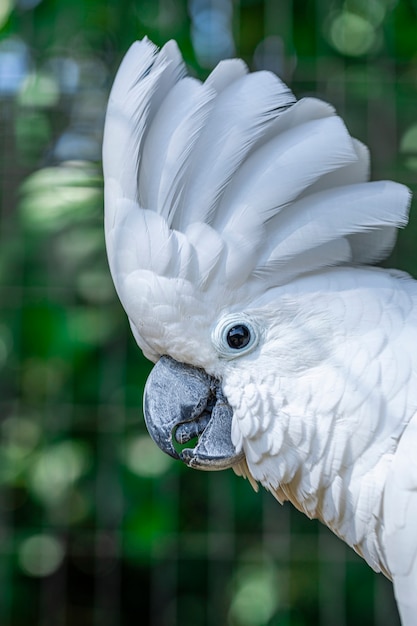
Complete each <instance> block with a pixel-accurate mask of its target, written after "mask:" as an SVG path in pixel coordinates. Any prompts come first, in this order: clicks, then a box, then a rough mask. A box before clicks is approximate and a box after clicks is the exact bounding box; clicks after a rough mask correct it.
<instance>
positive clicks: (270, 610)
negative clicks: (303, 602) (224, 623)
mask: <svg viewBox="0 0 417 626" xmlns="http://www.w3.org/2000/svg"><path fill="white" fill-rule="evenodd" d="M277 587H278V581H277V576H276V572H275V568H274V567H273V566H272V565H271V564H270V565H269V566H268V564H267V563H265V564H259V565H252V566H244V567H242V568H241V569H240V570H239V571H238V576H237V584H236V589H235V593H234V595H233V598H232V602H231V606H230V618H231V621H230V623H231V624H232V625H233V626H261V625H263V624H266V623H268V622H269V620H270V619H271V617H272V616H273V614H274V613H275V611H276V609H277V608H278V602H279V597H278V589H277Z"/></svg>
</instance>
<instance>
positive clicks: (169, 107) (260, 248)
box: [103, 39, 410, 353]
mask: <svg viewBox="0 0 417 626" xmlns="http://www.w3.org/2000/svg"><path fill="white" fill-rule="evenodd" d="M103 168H104V175H105V204H106V239H107V248H108V255H109V262H110V267H111V270H112V275H113V279H114V282H115V285H116V289H117V291H118V294H119V297H120V298H121V301H122V303H123V304H124V306H125V308H126V310H127V311H128V314H129V317H130V318H131V320H133V322H134V324H140V326H141V328H140V335H141V336H143V337H144V341H145V340H146V341H148V343H149V341H150V339H149V337H148V336H147V324H149V328H151V327H152V328H153V323H154V322H153V320H152V319H151V317H152V306H159V305H161V306H162V305H163V304H164V303H163V302H161V299H162V301H163V300H164V299H165V300H166V301H167V302H169V306H170V307H172V311H174V313H173V315H179V312H181V315H182V316H183V318H184V319H185V320H186V319H187V311H186V300H185V299H184V298H182V299H180V298H179V296H178V295H176V289H175V287H173V288H172V289H171V288H168V287H167V289H166V292H164V290H163V289H160V288H159V287H158V289H155V291H154V292H152V290H149V289H147V296H146V298H147V300H146V302H145V301H144V299H142V300H141V298H140V297H138V296H135V298H132V295H131V293H130V291H131V290H132V288H133V287H132V285H133V284H134V282H135V280H139V274H138V272H139V273H140V272H142V271H143V272H151V273H153V274H154V275H155V276H159V277H160V279H167V280H168V279H169V280H171V281H175V280H180V281H184V280H185V281H189V282H190V284H192V285H193V286H194V293H195V294H196V298H197V299H193V301H192V305H190V306H192V307H195V306H196V301H197V300H198V298H200V301H201V307H202V311H206V310H207V302H206V300H205V298H206V297H209V298H210V307H211V310H212V315H213V316H215V315H216V310H217V308H218V307H221V308H225V307H228V306H238V304H239V302H241V303H243V302H248V301H249V299H250V298H252V297H257V296H259V295H261V294H262V293H263V292H265V291H266V290H267V289H269V288H270V287H274V286H277V285H282V284H286V283H288V282H289V281H291V280H293V279H295V278H296V277H297V276H300V275H302V274H305V273H311V272H314V271H317V270H321V269H323V268H326V267H331V266H335V265H340V264H346V263H349V262H351V263H370V262H374V261H377V260H380V259H381V258H383V257H384V255H386V254H388V253H389V252H390V250H391V248H392V246H393V243H394V241H395V232H396V229H397V228H398V227H402V226H404V224H405V223H406V221H407V211H408V205H409V201H410V194H409V192H408V190H407V189H406V188H405V187H403V186H401V185H398V184H395V183H391V182H379V183H368V182H366V181H367V180H368V176H369V155H368V150H367V148H366V147H365V146H363V145H362V144H361V143H360V142H358V141H356V140H354V139H352V138H351V137H350V136H349V133H348V131H347V130H346V127H345V126H344V124H343V122H342V121H341V120H340V118H339V117H337V115H336V114H335V111H334V109H333V108H332V107H331V106H330V105H328V104H326V103H324V102H321V101H320V100H317V99H314V98H306V99H303V100H300V101H299V102H295V99H294V96H293V95H292V93H291V91H290V90H289V89H288V88H287V87H286V86H285V85H284V84H283V83H282V82H281V81H280V80H279V79H278V78H277V77H276V76H274V75H273V74H271V73H269V72H255V73H252V74H248V73H247V68H246V66H245V64H244V63H243V62H242V61H240V60H237V59H232V60H228V61H222V62H221V63H220V64H219V65H218V66H217V68H215V70H213V72H212V73H211V75H210V76H209V77H208V79H207V80H206V82H205V83H203V84H201V83H200V82H199V81H197V80H195V79H192V78H189V77H187V76H185V70H184V64H183V61H182V59H181V55H180V53H179V51H178V48H177V46H176V44H175V43H174V42H168V44H166V46H164V47H163V48H162V49H161V50H160V51H159V52H158V50H157V48H156V47H155V46H154V45H153V44H152V43H151V42H149V41H148V40H146V39H144V40H143V41H141V42H137V43H135V44H133V46H132V47H131V48H130V50H129V51H128V53H127V55H126V57H125V59H124V60H123V62H122V64H121V66H120V69H119V72H118V75H117V77H116V79H115V83H114V86H113V89H112V91H111V94H110V100H109V106H108V111H107V117H106V125H105V138H104V147H103ZM133 276H136V277H137V279H133ZM166 284H172V285H174V284H175V282H172V283H166ZM127 285H129V287H127ZM158 285H159V283H158ZM198 294H200V295H199V296H198ZM176 300H178V302H177V304H175V303H176ZM180 300H181V302H180ZM135 307H136V308H135ZM193 310H194V309H193ZM175 311H176V313H175ZM194 312H195V311H194ZM152 334H153V332H150V335H152ZM165 338H166V341H167V342H168V344H169V336H168V335H167V334H166V333H165ZM173 340H174V339H173V338H172V341H173ZM165 350H166V351H167V352H169V345H167V346H166V348H165ZM155 352H157V350H156V348H155ZM148 353H149V350H148Z"/></svg>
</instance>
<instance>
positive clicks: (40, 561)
mask: <svg viewBox="0 0 417 626" xmlns="http://www.w3.org/2000/svg"><path fill="white" fill-rule="evenodd" d="M63 558H64V548H63V546H62V544H61V542H60V541H58V540H57V539H56V538H55V537H53V536H52V535H47V534H38V535H32V536H31V537H29V538H28V539H25V541H23V543H22V544H21V546H20V549H19V564H20V567H21V568H22V570H23V571H24V572H25V573H26V574H29V576H49V575H50V574H53V573H54V572H55V571H56V570H57V569H58V567H59V566H60V565H61V563H62V561H63Z"/></svg>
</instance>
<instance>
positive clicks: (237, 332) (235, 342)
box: [227, 324, 250, 350]
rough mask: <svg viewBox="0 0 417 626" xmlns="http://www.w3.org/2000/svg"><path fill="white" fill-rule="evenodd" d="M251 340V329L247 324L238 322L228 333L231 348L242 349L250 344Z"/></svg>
mask: <svg viewBox="0 0 417 626" xmlns="http://www.w3.org/2000/svg"><path fill="white" fill-rule="evenodd" d="M249 341H250V331H249V328H248V327H247V326H244V325H243V324H237V325H236V326H233V327H232V328H231V329H230V330H229V331H228V333H227V343H228V344H229V346H230V347H231V348H234V349H235V350H240V349H241V348H244V347H245V346H247V345H248V343H249Z"/></svg>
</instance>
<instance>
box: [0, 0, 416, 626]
mask: <svg viewBox="0 0 417 626" xmlns="http://www.w3.org/2000/svg"><path fill="white" fill-rule="evenodd" d="M416 11H417V5H416V3H415V2H412V1H411V0H410V1H409V2H408V1H407V0H398V1H396V0H373V1H372V2H369V3H361V2H356V1H355V0H344V1H343V0H335V1H334V2H330V1H328V0H316V1H315V2H313V1H312V2H303V1H301V0H293V1H291V0H240V2H238V1H234V2H233V1H232V0H189V2H188V3H187V2H186V1H185V0H158V1H154V0H136V1H133V0H125V1H124V2H122V3H118V2H117V1H116V0H107V2H105V1H100V0H94V2H93V1H92V2H91V3H90V2H89V3H83V2H81V0H79V1H77V0H74V2H72V3H68V2H66V1H65V0H57V1H56V2H55V3H52V2H48V1H47V0H44V1H43V2H42V1H41V0H31V1H30V0H15V1H14V2H13V1H11V0H10V1H8V2H0V35H1V39H0V98H1V102H0V106H1V109H0V129H1V135H0V136H1V189H0V194H1V196H0V197H1V247H0V280H1V285H0V293H1V320H0V368H1V382H0V384H1V390H2V391H1V396H0V407H1V416H0V417H1V425H0V429H1V443H0V479H1V486H2V490H1V505H0V506H1V526H0V555H1V558H0V623H1V624H2V626H23V625H24V626H26V625H27V624H29V623H30V624H33V625H35V624H36V625H39V626H49V625H51V626H75V625H77V626H93V625H94V626H123V625H126V626H127V625H129V626H130V624H132V623H133V624H141V625H142V624H143V625H148V626H174V625H180V624H181V626H215V625H216V626H217V625H218V624H224V625H227V626H267V625H268V626H277V625H278V624H279V625H280V626H304V625H305V626H312V625H317V626H335V625H337V626H353V625H355V626H360V625H365V624H366V626H372V625H374V626H395V625H396V624H399V619H398V615H397V611H396V608H395V602H394V598H393V592H392V587H391V584H390V583H389V582H388V581H387V580H386V579H385V578H384V577H383V576H382V575H376V574H375V573H373V572H372V571H371V570H370V569H369V568H368V566H367V565H366V564H365V563H364V562H363V561H362V560H361V559H360V558H359V557H358V556H357V555H355V554H354V553H353V552H352V550H350V549H348V548H347V547H346V546H345V545H344V544H343V543H342V542H341V541H339V540H338V539H337V538H336V537H334V536H333V535H332V534H331V533H330V531H328V530H327V529H326V528H324V527H323V526H321V525H320V524H319V523H317V522H316V521H310V520H307V519H306V518H305V517H303V516H302V515H301V514H300V513H298V512H297V511H295V510H294V509H292V508H291V507H290V506H289V505H284V506H281V505H279V504H278V503H277V502H276V501H275V500H274V498H273V497H272V495H270V494H269V493H266V492H265V491H263V490H262V489H261V490H260V491H259V493H255V492H254V491H253V490H252V488H251V486H250V485H249V484H248V482H247V481H244V480H242V479H241V478H238V477H236V476H235V475H234V474H233V472H232V471H231V470H229V471H226V472H220V473H214V474H210V473H199V472H195V471H192V470H189V469H187V468H184V467H180V466H179V465H178V464H176V463H175V462H174V461H172V460H171V459H169V458H165V457H164V456H163V454H162V453H160V452H159V450H157V449H156V447H155V446H154V444H153V443H152V441H151V440H150V439H149V437H148V435H147V433H146V431H145V428H144V425H143V418H142V413H141V397H142V392H143V387H144V382H145V380H146V376H147V374H148V373H149V371H150V367H151V365H150V364H149V363H147V362H146V361H145V359H144V358H143V357H142V355H141V354H140V352H139V350H138V349H137V347H136V346H135V345H134V341H133V338H132V337H131V336H130V331H129V329H128V324H127V320H126V319H125V315H124V313H123V311H122V310H121V306H120V304H119V302H118V301H117V299H116V296H115V294H114V290H113V287H112V284H111V281H110V278H109V273H108V269H107V263H106V258H105V248H104V239H103V235H102V208H103V206H102V205H103V202H102V179H101V170H100V163H99V161H100V146H101V133H102V124H103V116H104V111H105V105H106V98H107V95H108V90H109V86H110V84H111V80H112V77H113V76H114V73H115V70H116V67H117V64H118V63H119V62H120V59H121V56H122V54H123V52H124V51H125V50H126V49H127V47H128V45H129V44H130V43H131V42H132V41H133V40H134V39H136V38H141V37H142V36H144V35H148V36H149V37H150V38H151V39H153V40H155V41H156V43H158V44H162V43H164V41H166V40H167V39H169V38H176V39H177V40H178V42H179V45H180V48H181V49H182V51H183V54H184V56H185V59H186V61H187V63H188V65H189V67H190V71H191V72H192V73H193V74H194V75H196V76H200V77H201V78H204V77H205V76H206V75H207V73H208V71H209V70H210V69H211V68H212V67H213V66H214V65H215V64H216V63H217V61H218V60H220V59H221V58H224V57H227V56H235V55H237V56H241V57H243V58H244V59H245V60H246V61H247V62H248V64H249V66H250V67H251V68H252V69H269V70H272V71H274V72H276V73H278V74H279V75H280V76H281V77H282V78H283V79H284V80H285V81H286V82H287V83H288V84H289V85H290V87H291V88H292V90H293V91H294V92H295V94H296V95H297V97H302V96H304V95H314V96H317V97H320V98H323V99H325V100H327V101H329V102H331V103H332V104H333V105H334V106H335V107H336V109H337V110H338V112H339V113H340V114H341V115H342V117H343V118H344V120H345V121H346V124H347V126H348V128H349V129H350V131H351V133H352V134H353V135H354V136H356V137H358V138H359V139H361V140H362V141H363V142H365V143H367V144H368V145H369V146H370V148H371V154H372V159H373V160H372V163H373V172H372V175H373V177H374V178H393V179H395V180H399V181H401V182H404V183H405V184H408V185H409V186H411V187H414V188H415V182H414V181H415V170H416V168H417V166H416V162H417V161H416V154H417V115H416V112H415V110H416V109H415V102H416V89H417V79H416V76H417V54H416V48H417V44H416V39H415V32H416V31H415V29H416V25H417V18H416ZM415 230H416V226H415V219H414V220H412V224H411V226H410V228H409V230H408V231H407V232H406V233H404V234H403V235H401V237H400V240H399V245H398V247H397V250H396V252H395V254H394V257H393V259H392V260H391V262H393V263H395V265H396V266H397V267H398V266H399V267H402V268H404V269H407V270H409V271H411V272H414V275H416V273H417V272H416V270H417V268H416V258H415V254H414V253H413V249H414V247H413V246H414V244H413V237H414V233H415Z"/></svg>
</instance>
